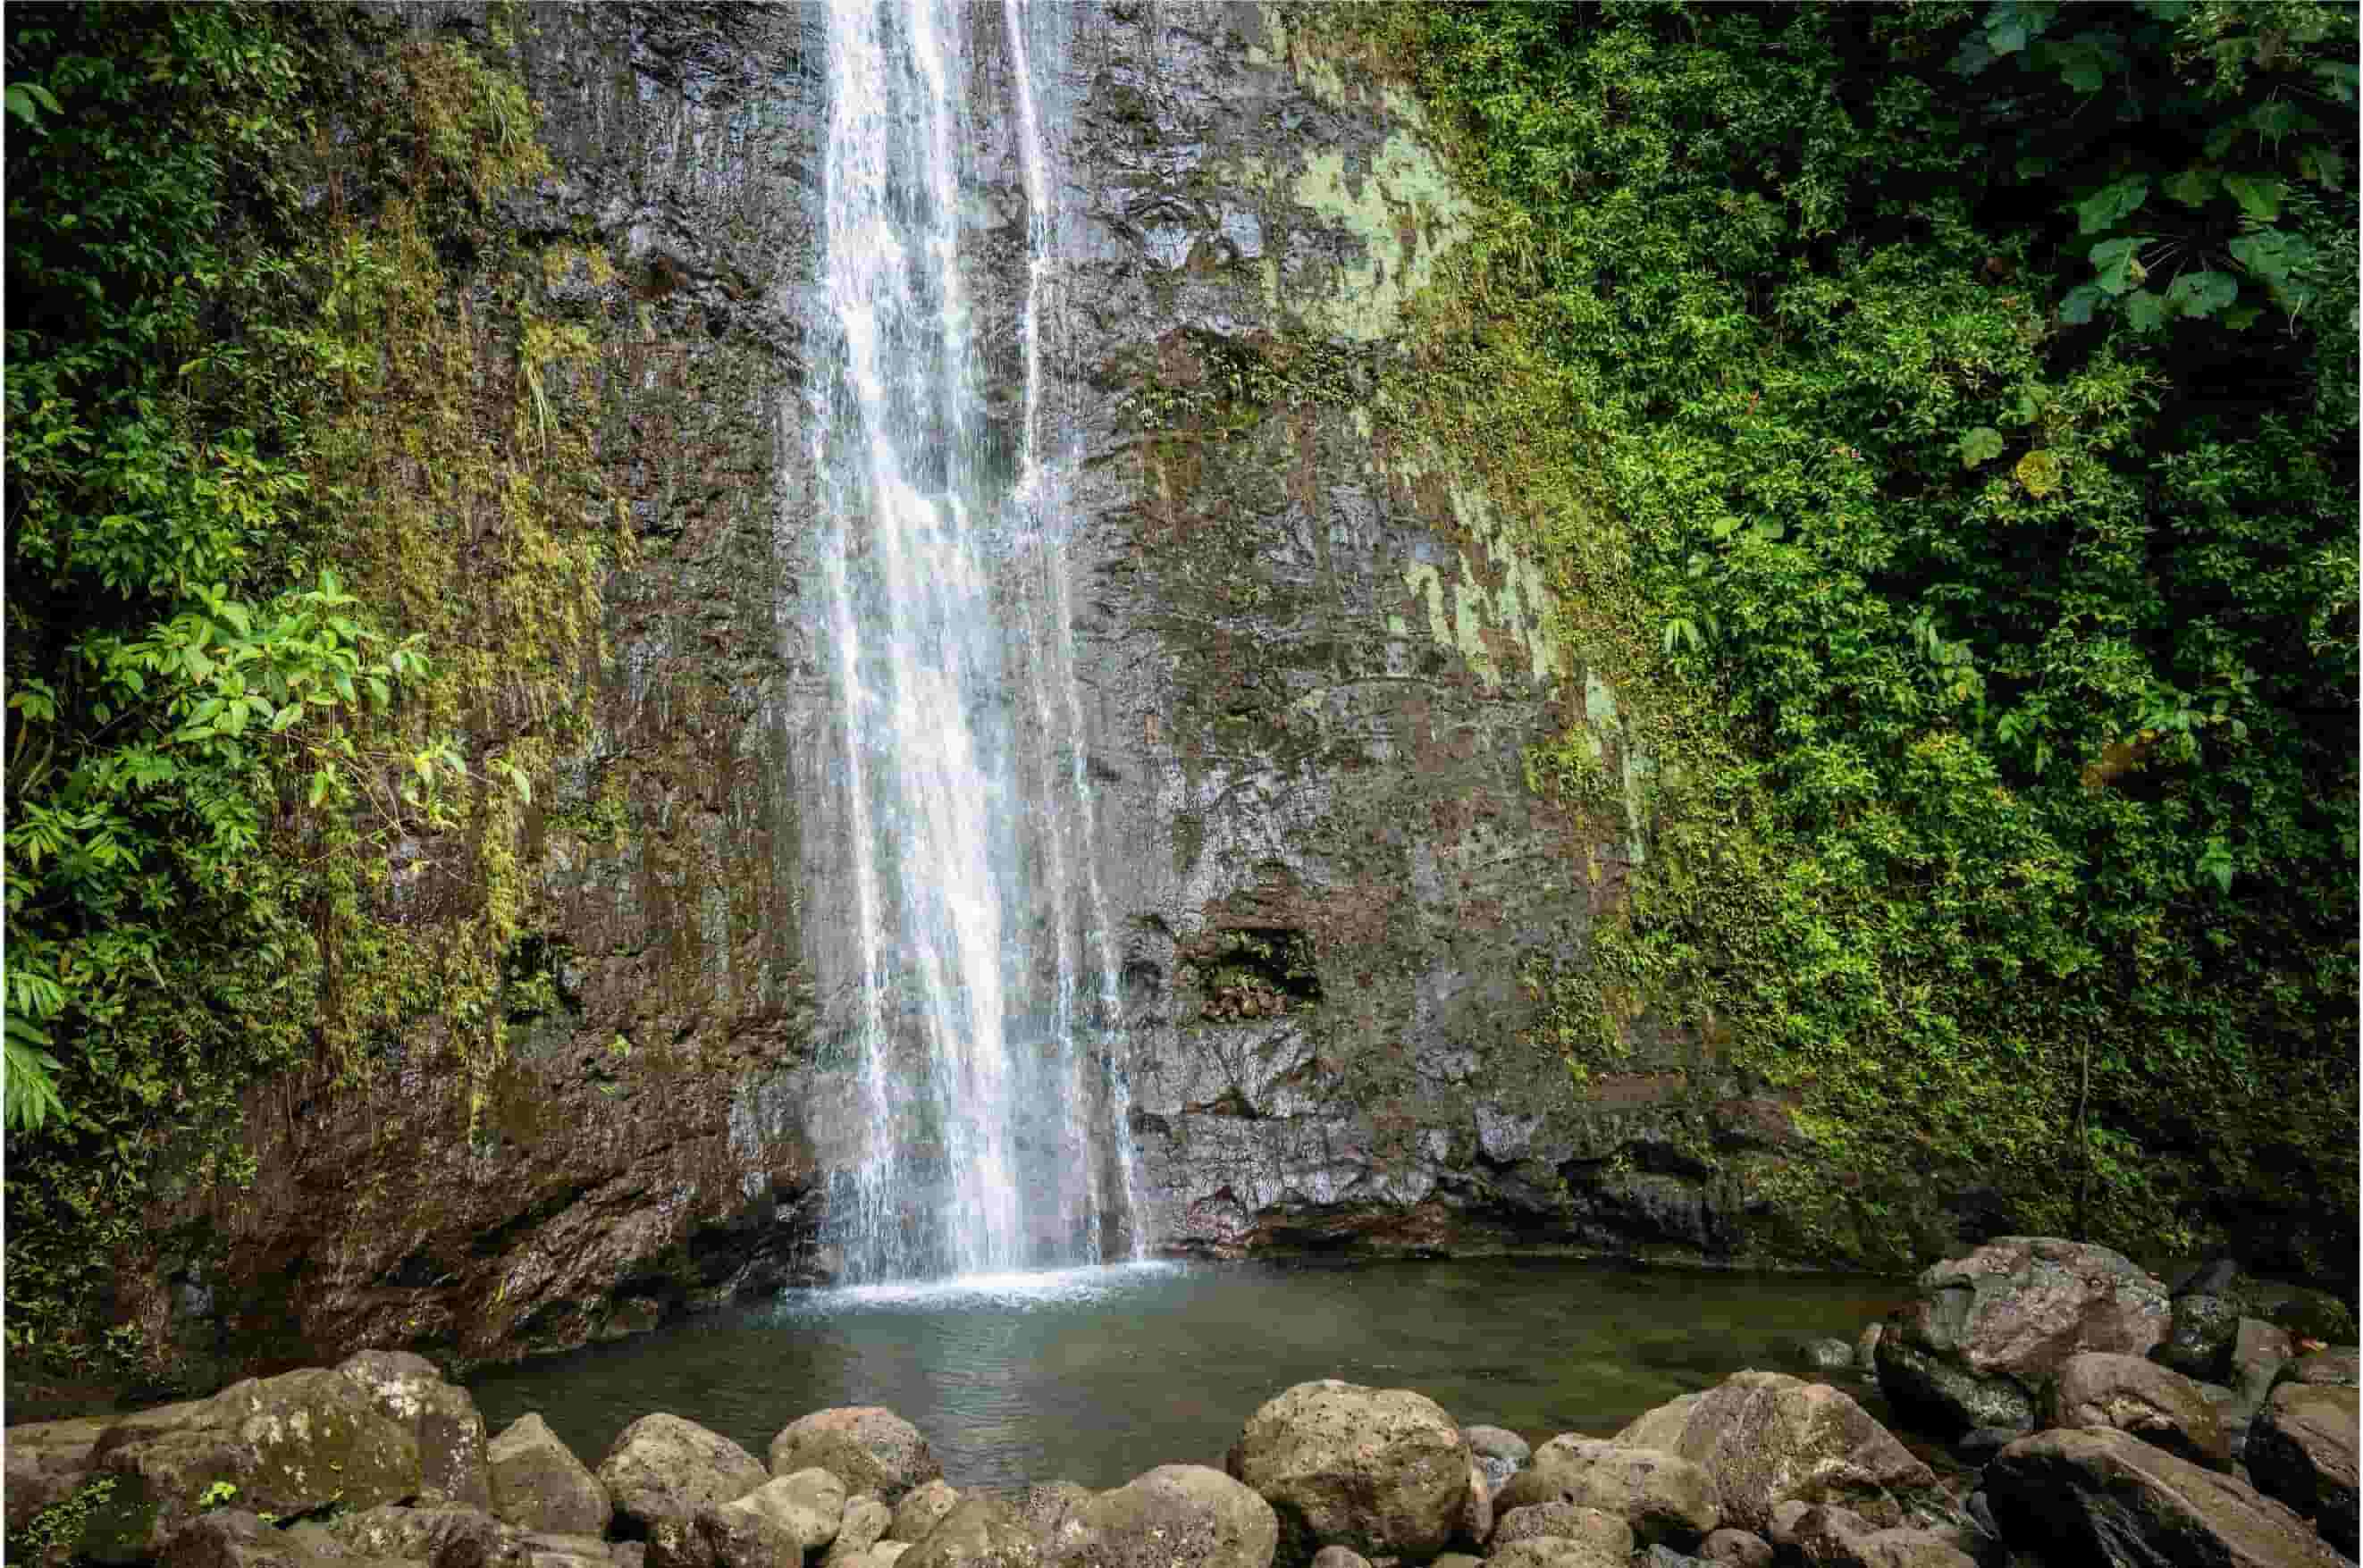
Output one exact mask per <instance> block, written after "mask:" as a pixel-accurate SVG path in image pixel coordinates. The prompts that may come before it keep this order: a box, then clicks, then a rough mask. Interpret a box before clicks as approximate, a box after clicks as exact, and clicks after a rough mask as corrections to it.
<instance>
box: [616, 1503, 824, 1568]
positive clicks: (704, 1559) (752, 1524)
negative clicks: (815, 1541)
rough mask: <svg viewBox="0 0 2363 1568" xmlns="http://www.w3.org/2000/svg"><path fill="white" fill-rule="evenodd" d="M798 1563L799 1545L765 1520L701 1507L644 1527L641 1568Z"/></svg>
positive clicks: (790, 1566) (791, 1566) (784, 1567)
mask: <svg viewBox="0 0 2363 1568" xmlns="http://www.w3.org/2000/svg"><path fill="white" fill-rule="evenodd" d="M802 1562H804V1548H803V1546H802V1544H801V1543H800V1542H798V1540H796V1538H795V1537H794V1536H793V1535H791V1534H789V1533H788V1531H787V1530H786V1529H783V1528H782V1526H781V1525H779V1524H778V1523H777V1522H775V1521H774V1520H772V1519H771V1518H769V1517H768V1516H766V1515H763V1514H760V1513H758V1512H756V1511H755V1510H754V1509H752V1508H735V1507H729V1506H728V1505H727V1504H726V1505H722V1506H719V1507H717V1506H716V1505H714V1504H712V1503H702V1504H700V1505H698V1506H697V1507H695V1508H693V1509H692V1510H691V1511H690V1512H688V1513H686V1514H682V1513H669V1514H665V1515H662V1516H660V1517H659V1518H655V1519H654V1520H653V1521H652V1522H651V1523H650V1524H649V1540H648V1555H647V1557H646V1559H645V1560H644V1562H643V1568H797V1565H798V1564H801V1563H802Z"/></svg>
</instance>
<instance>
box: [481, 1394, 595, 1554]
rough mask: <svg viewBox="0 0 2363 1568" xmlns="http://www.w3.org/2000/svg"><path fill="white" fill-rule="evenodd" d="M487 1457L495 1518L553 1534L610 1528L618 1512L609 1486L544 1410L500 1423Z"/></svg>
mask: <svg viewBox="0 0 2363 1568" xmlns="http://www.w3.org/2000/svg"><path fill="white" fill-rule="evenodd" d="M484 1457H485V1462H486V1469H487V1471H488V1472H489V1474H490V1477H491V1484H492V1494H493V1502H492V1511H493V1514H494V1518H499V1519H501V1520H502V1521H503V1522H505V1523H507V1524H512V1525H515V1526H516V1528H517V1529H523V1530H538V1531H543V1532H546V1533H549V1534H552V1535H594V1536H595V1535H605V1533H606V1532H607V1521H608V1520H609V1519H611V1518H614V1517H615V1512H616V1510H615V1506H614V1505H613V1504H612V1503H610V1502H609V1501H608V1500H607V1488H606V1487H605V1486H602V1485H599V1478H598V1477H597V1476H595V1475H594V1474H591V1472H590V1471H589V1470H588V1469H587V1468H585V1467H584V1465H583V1463H582V1461H581V1460H579V1459H577V1458H575V1457H574V1451H573V1450H571V1449H570V1448H568V1447H567V1446H566V1445H565V1444H564V1443H562V1442H560V1441H558V1434H557V1433H555V1432H553V1431H551V1430H549V1424H548V1423H547V1422H545V1421H544V1420H543V1419H541V1417H540V1416H538V1415H536V1414H533V1413H530V1412H528V1413H527V1414H526V1415H522V1416H519V1417H518V1418H517V1419H516V1420H514V1421H511V1422H510V1423H509V1424H508V1425H507V1426H505V1427H504V1428H503V1429H501V1434H500V1436H498V1437H496V1438H494V1439H493V1441H491V1442H490V1443H489V1444H487V1445H486V1446H485V1450H484Z"/></svg>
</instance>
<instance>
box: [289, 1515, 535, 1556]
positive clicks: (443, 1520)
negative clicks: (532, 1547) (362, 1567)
mask: <svg viewBox="0 0 2363 1568" xmlns="http://www.w3.org/2000/svg"><path fill="white" fill-rule="evenodd" d="M319 1532H320V1539H321V1540H323V1542H324V1543H330V1542H332V1543H334V1545H335V1546H336V1547H337V1548H338V1549H341V1551H343V1552H345V1553H346V1554H349V1555H350V1556H354V1557H379V1558H399V1559H401V1560H403V1561H405V1562H432V1563H433V1564H435V1568H529V1565H530V1562H531V1556H530V1554H529V1553H528V1552H527V1550H526V1546H525V1541H524V1537H523V1535H522V1533H521V1532H519V1531H516V1530H513V1529H509V1528H508V1527H507V1526H506V1525H504V1524H503V1523H501V1521H500V1520H498V1519H496V1518H494V1517H493V1516H492V1515H490V1514H488V1513H486V1512H485V1511H484V1510H483V1509H482V1508H471V1507H466V1506H465V1505H462V1504H459V1503H437V1504H432V1505H429V1506H428V1507H422V1508H407V1507H398V1506H394V1505H390V1504H389V1505H383V1506H381V1507H374V1508H365V1509H363V1510H362V1511H361V1512H360V1513H357V1514H342V1515H339V1516H338V1517H337V1518H333V1519H330V1520H328V1521H327V1522H326V1523H324V1524H323V1525H321V1526H320V1527H319Z"/></svg>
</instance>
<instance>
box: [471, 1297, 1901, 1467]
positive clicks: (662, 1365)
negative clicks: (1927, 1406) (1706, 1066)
mask: <svg viewBox="0 0 2363 1568" xmlns="http://www.w3.org/2000/svg"><path fill="white" fill-rule="evenodd" d="M1896 1295H1897V1287H1896V1286H1893V1285H1892V1284H1891V1283H1889V1282H1885V1281H1878V1280H1864V1279H1848V1278H1834V1277H1830V1276H1826V1275H1816V1276H1804V1277H1798V1276H1786V1275H1782V1276H1767V1275H1732V1274H1710V1273H1697V1274H1691V1273H1679V1272H1667V1271H1647V1272H1644V1271H1637V1270H1628V1269H1619V1268H1614V1267H1609V1266H1603V1265H1598V1264H1579V1263H1568V1262H1559V1261H1538V1260H1514V1259H1488V1260H1482V1261H1472V1262H1466V1263H1442V1264H1369V1265H1363V1266H1357V1267H1350V1268H1304V1267H1297V1268H1280V1267H1272V1266H1267V1265H1255V1264H1238V1265H1188V1266H1184V1265H1182V1264H1126V1265H1119V1266H1116V1267H1111V1268H1098V1269H1068V1270H1060V1271H1056V1272H1051V1273H1042V1274H1015V1275H993V1276H989V1277H982V1278H972V1279H965V1280H954V1281H942V1282H936V1283H932V1284H925V1285H878V1286H860V1287H856V1288H851V1289H845V1290H834V1291H819V1292H800V1293H795V1294H793V1295H791V1296H789V1297H786V1298H784V1299H782V1300H781V1301H780V1302H778V1303H776V1304H773V1305H770V1306H765V1307H749V1308H742V1309H730V1310H727V1311H723V1312H718V1313H714V1314H710V1315H708V1316H705V1317H703V1318H698V1319H693V1320H690V1321H688V1322H686V1323H684V1324H682V1325H681V1326H679V1327H676V1328H671V1329H667V1330H665V1331H661V1332H660V1333H656V1334H650V1335H646V1336H642V1337H640V1338H638V1339H635V1340H628V1341H625V1342H621V1343H617V1344H613V1345H603V1346H597V1347H594V1348H592V1349H589V1350H585V1351H581V1352H577V1353H572V1354H569V1355H565V1356H560V1357H555V1358H550V1359H549V1360H544V1361H537V1362H533V1363H529V1364H526V1365H525V1366H523V1367H519V1368H515V1369H511V1370H509V1371H505V1372H503V1373H498V1374H494V1375H490V1376H487V1377H486V1378H485V1379H483V1381H482V1382H481V1383H480V1384H479V1385H478V1386H477V1387H476V1398H477V1402H478V1404H479V1405H480V1406H481V1407H482V1408H483V1412H484V1416H485V1419H486V1420H487V1421H488V1422H490V1423H492V1424H493V1426H494V1429H495V1430H497V1429H498V1428H499V1427H500V1426H502V1425H505V1423H506V1422H508V1421H509V1420H512V1419H515V1418H516V1417H517V1416H519V1415H522V1414H523V1413H524V1412H526V1411H527V1410H532V1409H538V1410H539V1411H540V1412H541V1413H542V1416H543V1418H544V1419H546V1420H548V1421H549V1424H550V1426H551V1428H552V1429H553V1430H556V1431H557V1432H558V1434H559V1435H560V1437H561V1438H563V1439H564V1440H565V1441H566V1442H567V1443H568V1444H569V1445H570V1446H571V1447H572V1448H573V1449H574V1451H575V1452H576V1453H578V1454H580V1455H581V1456H582V1458H583V1460H584V1461H585V1463H597V1461H598V1459H599V1457H600V1455H602V1454H603V1453H605V1452H606V1449H607V1446H608V1445H609V1443H611V1442H612V1441H614V1439H615V1436H616V1433H617V1432H618V1431H620V1430H622V1429H623V1428H624V1426H625V1425H626V1424H627V1423H628V1422H630V1421H632V1420H634V1419H637V1418H638V1417H640V1416H643V1415H646V1414H648V1413H649V1411H651V1410H667V1411H671V1413H673V1414H675V1415H679V1416H684V1417H686V1418H688V1419H691V1420H693V1421H697V1422H699V1423H701V1424H703V1425H704V1426H708V1427H711V1428H713V1429H714V1430H716V1431H719V1432H722V1433H724V1434H726V1435H727V1436H728V1437H730V1438H732V1439H734V1440H735V1441H738V1442H739V1443H741V1444H743V1445H745V1446H746V1447H747V1448H748V1449H749V1451H750V1452H754V1453H755V1454H757V1455H759V1456H760V1455H761V1454H762V1453H763V1452H764V1451H765V1450H766V1448H767V1447H768V1446H769V1444H770V1442H771V1437H772V1435H773V1434H774V1433H776V1432H777V1431H778V1430H780V1429H781V1428H782V1427H783V1426H785V1425H786V1424H787V1423H788V1422H789V1421H791V1420H793V1419H795V1418H796V1417H798V1416H800V1415H803V1414H804V1413H806V1412H808V1411H811V1410H815V1409H820V1408H825V1407H827V1406H831V1405H872V1404H874V1405H885V1406H888V1407H890V1408H893V1409H894V1410H896V1411H898V1412H900V1413H901V1414H903V1415H904V1416H905V1417H907V1418H909V1419H911V1420H913V1421H915V1422H916V1423H917V1424H918V1426H919V1428H920V1430H923V1431H924V1432H926V1435H927V1439H928V1441H929V1442H930V1443H931V1444H932V1445H933V1446H934V1448H935V1451H936V1453H937V1457H938V1458H939V1459H941V1460H942V1462H943V1465H944V1469H945V1472H946V1474H948V1475H949V1477H950V1478H951V1480H952V1482H953V1484H954V1485H962V1486H975V1485H988V1486H1008V1485H1021V1484H1023V1483H1025V1482H1028V1481H1043V1480H1048V1479H1051V1478H1053V1477H1058V1476H1064V1477H1066V1478H1068V1479H1071V1480H1075V1481H1080V1482H1082V1483H1084V1484H1085V1485H1092V1486H1113V1485H1120V1484H1122V1483H1123V1482H1125V1481H1126V1480H1128V1479H1130V1478H1131V1477H1132V1476H1134V1475H1137V1474H1140V1473H1141V1472H1142V1471H1145V1470H1148V1469H1149V1468H1151V1467H1152V1466H1154V1465H1157V1464H1162V1463H1184V1462H1186V1463H1215V1464H1219V1463H1221V1461H1222V1454H1223V1451H1224V1450H1225V1449H1226V1447H1228V1446H1229V1444H1230V1442H1231V1441H1232V1440H1233V1439H1234V1438H1236V1437H1237V1435H1238V1430H1239V1425H1240V1423H1241V1422H1242V1421H1244V1420H1245V1419H1247V1417H1248V1414H1249V1413H1250V1412H1252V1411H1253V1410H1254V1408H1256V1406H1258V1405H1259V1404H1260V1403H1261V1402H1262V1401H1264V1400H1265V1399H1267V1398H1269V1397H1271V1396H1272V1395H1273V1394H1275V1393H1277V1392H1278V1391H1279V1390H1281V1388H1284V1387H1286V1386H1289V1385H1290V1384H1292V1383H1297V1382H1302V1381H1304V1380H1305V1379H1307V1378H1314V1377H1342V1378H1345V1379H1347V1380H1348V1381H1351V1382H1357V1383H1369V1384H1375V1385H1379V1386H1388V1387H1406V1388H1415V1389H1418V1390H1419V1391H1420V1392H1422V1393H1424V1394H1426V1395H1427V1396H1428V1397H1431V1398H1433V1399H1435V1400H1437V1402H1438V1403H1439V1404H1441V1405H1443V1406H1444V1408H1446V1409H1448V1410H1450V1411H1451V1412H1452V1413H1453V1414H1454V1416H1456V1417H1457V1418H1458V1419H1460V1420H1461V1421H1463V1422H1475V1421H1487V1422H1491V1423H1492V1424H1495V1425H1498V1426H1504V1427H1508V1428H1511V1429H1512V1430H1516V1431H1519V1432H1522V1433H1524V1434H1525V1436H1526V1437H1527V1438H1528V1439H1530V1440H1534V1441H1539V1440H1541V1439H1543V1438H1547V1437H1549V1436H1552V1435H1553V1434H1555V1433H1558V1432H1562V1431H1583V1432H1590V1433H1592V1434H1594V1435H1599V1436H1605V1435H1608V1434H1611V1433H1613V1432H1614V1431H1615V1430H1617V1429H1618V1428H1620V1427H1622V1426H1623V1425H1625V1423H1626V1422H1627V1421H1629V1420H1631V1419H1633V1418H1634V1417H1635V1416H1636V1415H1638V1414H1640V1413H1641V1412H1642V1411H1643V1410H1646V1409H1647V1408H1650V1407H1652V1406H1655V1405H1658V1404H1661V1403H1663V1402H1664V1401H1666V1400H1668V1399H1670V1398H1673V1397H1676V1396H1677V1395H1680V1394H1684V1393H1688V1392H1690V1391H1692V1390H1694V1389H1698V1388H1704V1387H1707V1386H1712V1385H1713V1384H1714V1383H1715V1382H1717V1381H1719V1380H1720V1379H1722V1378H1723V1377H1724V1376H1725V1375H1727V1374H1729V1373H1732V1372H1735V1371H1737V1370H1739V1369H1740V1368H1742V1367H1746V1366H1758V1367H1770V1368H1777V1369H1783V1370H1793V1369H1794V1368H1795V1348H1796V1345H1797V1342H1798V1341H1799V1339H1800V1338H1801V1337H1802V1336H1804V1335H1809V1334H1838V1335H1844V1336H1848V1337H1851V1336H1852V1335H1853V1333H1854V1332H1855V1331H1856V1330H1857V1329H1858V1328H1859V1327H1860V1325H1861V1324H1863V1323H1864V1322H1867V1321H1869V1320H1870V1319H1872V1318H1874V1317H1876V1316H1877V1315H1879V1313H1880V1312H1881V1311H1883V1310H1884V1309H1886V1308H1887V1307H1888V1306H1890V1305H1892V1302H1893V1300H1894V1299H1895V1297H1896ZM1852 1391H1854V1392H1855V1393H1856V1394H1857V1395H1858V1397H1863V1398H1864V1399H1865V1400H1866V1402H1867V1403H1870V1402H1872V1399H1871V1396H1870V1395H1869V1390H1867V1389H1862V1388H1855V1389H1853V1390H1852ZM1874 1408H1876V1407H1875V1405H1874Z"/></svg>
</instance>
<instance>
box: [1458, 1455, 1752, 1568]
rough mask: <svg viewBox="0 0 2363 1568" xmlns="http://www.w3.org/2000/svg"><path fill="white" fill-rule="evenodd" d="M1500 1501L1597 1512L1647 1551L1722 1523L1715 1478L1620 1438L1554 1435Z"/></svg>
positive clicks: (1683, 1543) (1506, 1505)
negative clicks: (1617, 1522)
mask: <svg viewBox="0 0 2363 1568" xmlns="http://www.w3.org/2000/svg"><path fill="white" fill-rule="evenodd" d="M1494 1501H1495V1504H1496V1506H1498V1507H1502V1508H1503V1509H1517V1508H1524V1507H1532V1506H1534V1505H1535V1504H1537V1503H1553V1502H1559V1503H1570V1504H1572V1505H1574V1506H1575V1507H1578V1508H1597V1509H1599V1510H1600V1511H1601V1512H1602V1513H1604V1514H1608V1515H1610V1516H1612V1517H1614V1518H1620V1519H1622V1520H1624V1521H1625V1525H1626V1526H1627V1527H1629V1528H1630V1529H1631V1530H1632V1531H1633V1539H1634V1541H1635V1542H1636V1544H1637V1545H1641V1546H1647V1545H1650V1544H1652V1543H1654V1542H1657V1541H1664V1542H1665V1543H1667V1544H1668V1545H1670V1546H1674V1547H1677V1548H1687V1547H1688V1546H1690V1545H1691V1544H1692V1543H1694V1542H1695V1541H1697V1540H1698V1539H1699V1538H1700V1537H1702V1536H1703V1535H1705V1534H1706V1533H1707V1531H1709V1530H1711V1529H1714V1527H1715V1526H1716V1525H1717V1524H1719V1523H1721V1522H1722V1519H1721V1507H1720V1504H1719V1501H1718V1488H1717V1486H1716V1485H1715V1479H1714V1475H1713V1474H1711V1473H1710V1472H1708V1471H1707V1470H1706V1469H1705V1468H1704V1467H1703V1466H1702V1465H1699V1464H1696V1463H1692V1461H1690V1460H1689V1459H1687V1458H1684V1457H1682V1456H1681V1455H1679V1454H1676V1453H1674V1452H1671V1451H1670V1450H1661V1449H1658V1448H1645V1447H1640V1446H1637V1445H1634V1444H1629V1443H1626V1442H1625V1441H1623V1440H1622V1439H1619V1440H1618V1441H1615V1442H1603V1441H1600V1440H1599V1439H1597V1438H1587V1437H1577V1436H1574V1435H1572V1434H1570V1435H1568V1436H1565V1437H1555V1438H1553V1439H1551V1440H1550V1441H1548V1442H1547V1443H1545V1444H1543V1445H1542V1447H1540V1448H1538V1449H1537V1450H1535V1458H1534V1463H1532V1464H1530V1465H1528V1466H1527V1467H1526V1468H1525V1469H1524V1470H1521V1471H1519V1472H1518V1473H1517V1474H1515V1475H1513V1476H1511V1477H1510V1481H1509V1485H1505V1486H1503V1488H1502V1493H1501V1496H1499V1497H1497V1498H1496V1499H1495V1500H1494Z"/></svg>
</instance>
